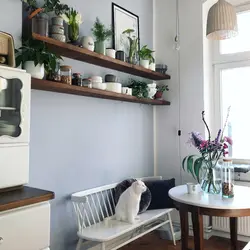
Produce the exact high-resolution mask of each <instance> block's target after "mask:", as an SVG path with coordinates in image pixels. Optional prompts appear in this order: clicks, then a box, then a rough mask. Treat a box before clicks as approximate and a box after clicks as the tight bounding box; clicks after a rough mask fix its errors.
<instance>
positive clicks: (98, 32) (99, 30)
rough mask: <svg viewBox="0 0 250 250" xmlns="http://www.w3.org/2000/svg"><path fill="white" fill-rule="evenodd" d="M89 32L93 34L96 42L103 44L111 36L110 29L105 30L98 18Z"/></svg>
mask: <svg viewBox="0 0 250 250" xmlns="http://www.w3.org/2000/svg"><path fill="white" fill-rule="evenodd" d="M91 31H92V32H93V35H94V36H95V38H96V41H97V42H104V41H105V40H107V39H109V38H110V37H111V36H112V35H113V31H112V29H108V28H106V27H105V25H104V24H103V23H101V21H100V19H99V18H98V17H97V18H96V21H95V23H94V27H93V28H92V29H91Z"/></svg>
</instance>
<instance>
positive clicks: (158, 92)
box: [155, 91, 163, 99]
mask: <svg viewBox="0 0 250 250" xmlns="http://www.w3.org/2000/svg"><path fill="white" fill-rule="evenodd" d="M162 95H163V92H161V91H157V92H156V94H155V99H162Z"/></svg>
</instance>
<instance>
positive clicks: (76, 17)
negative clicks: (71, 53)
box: [61, 8, 83, 44]
mask: <svg viewBox="0 0 250 250" xmlns="http://www.w3.org/2000/svg"><path fill="white" fill-rule="evenodd" d="M61 17H62V18H63V20H64V21H65V22H66V23H67V24H68V28H69V30H68V31H69V32H68V33H69V34H68V36H69V40H70V42H71V43H73V44H75V43H77V41H78V39H79V29H80V25H81V24H82V23H83V21H82V16H81V14H80V13H78V12H77V11H76V10H74V9H73V8H71V9H70V10H69V11H67V12H66V13H65V14H62V16H61Z"/></svg>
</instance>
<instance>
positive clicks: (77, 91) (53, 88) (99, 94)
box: [31, 78, 170, 106]
mask: <svg viewBox="0 0 250 250" xmlns="http://www.w3.org/2000/svg"><path fill="white" fill-rule="evenodd" d="M31 88H32V89H36V90H43V91H50V92H57V93H63V94H72V95H80V96H87V97H93V98H99V99H108V100H114V101H121V102H132V103H140V104H148V105H158V106H160V105H161V106H164V105H165V106H166V105H170V102H168V101H163V100H152V99H146V98H137V97H135V96H128V95H124V94H118V93H114V92H110V91H105V90H99V89H90V88H86V87H78V86H73V85H67V84H63V83H58V82H52V81H47V80H40V79H35V78H32V81H31Z"/></svg>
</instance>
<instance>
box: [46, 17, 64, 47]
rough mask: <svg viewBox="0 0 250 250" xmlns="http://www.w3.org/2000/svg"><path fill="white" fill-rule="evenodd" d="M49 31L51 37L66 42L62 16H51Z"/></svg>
mask: <svg viewBox="0 0 250 250" xmlns="http://www.w3.org/2000/svg"><path fill="white" fill-rule="evenodd" d="M50 33H51V37H52V38H53V39H55V40H58V41H60V42H63V43H65V42H66V36H65V33H64V26H63V18H62V17H59V16H57V17H53V18H52V26H51V29H50Z"/></svg>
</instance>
